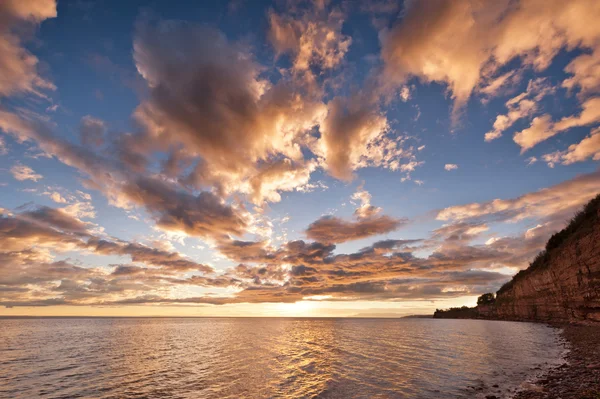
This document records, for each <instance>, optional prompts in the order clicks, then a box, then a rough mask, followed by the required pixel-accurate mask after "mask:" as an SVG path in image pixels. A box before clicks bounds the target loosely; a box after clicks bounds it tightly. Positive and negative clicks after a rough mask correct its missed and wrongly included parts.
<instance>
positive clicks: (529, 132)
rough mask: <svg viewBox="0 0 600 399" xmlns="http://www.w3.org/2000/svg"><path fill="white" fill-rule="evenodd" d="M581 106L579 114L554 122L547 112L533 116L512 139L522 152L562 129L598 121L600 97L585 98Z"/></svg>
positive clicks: (599, 118) (599, 120) (599, 119)
mask: <svg viewBox="0 0 600 399" xmlns="http://www.w3.org/2000/svg"><path fill="white" fill-rule="evenodd" d="M582 108H583V110H582V111H581V113H580V114H579V115H572V116H568V117H564V118H562V119H561V120H560V121H558V122H556V123H553V122H552V117H551V116H550V115H548V114H545V115H542V116H539V117H536V118H533V121H532V122H531V126H530V127H529V128H527V129H525V130H522V131H520V132H518V133H515V136H514V138H513V140H514V141H515V143H517V144H518V145H519V146H520V147H521V153H523V152H525V151H527V150H529V149H531V148H533V147H534V146H536V145H537V144H539V143H541V142H542V141H545V140H547V139H549V138H550V137H553V136H555V135H556V134H558V133H560V132H562V131H564V130H568V129H571V128H574V127H578V126H586V125H590V124H595V123H598V122H600V97H595V98H590V99H588V100H586V101H585V102H584V103H583V104H582Z"/></svg>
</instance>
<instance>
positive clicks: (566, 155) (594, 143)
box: [544, 127, 600, 167]
mask: <svg viewBox="0 0 600 399" xmlns="http://www.w3.org/2000/svg"><path fill="white" fill-rule="evenodd" d="M589 158H592V159H593V160H594V161H598V160H600V127H599V128H596V129H593V130H592V132H591V133H590V134H589V136H587V137H585V138H584V139H583V140H581V141H580V142H579V143H575V144H571V145H570V146H569V148H568V149H567V150H566V151H557V152H554V153H551V154H546V155H544V160H545V161H546V162H547V163H548V165H549V166H550V167H554V165H555V164H557V163H562V164H563V165H571V164H573V163H576V162H583V161H585V160H587V159H589Z"/></svg>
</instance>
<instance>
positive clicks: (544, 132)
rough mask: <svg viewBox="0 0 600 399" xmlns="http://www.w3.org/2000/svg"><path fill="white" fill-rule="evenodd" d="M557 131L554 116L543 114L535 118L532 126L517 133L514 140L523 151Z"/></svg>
mask: <svg viewBox="0 0 600 399" xmlns="http://www.w3.org/2000/svg"><path fill="white" fill-rule="evenodd" d="M556 133H557V132H556V131H555V130H554V129H553V124H552V117H551V116H550V115H542V116H538V117H535V118H533V121H532V122H531V126H530V127H528V128H527V129H524V130H521V131H520V132H517V133H515V136H514V138H513V140H514V142H515V143H517V144H518V145H519V146H520V147H521V153H523V152H525V151H527V150H529V149H531V148H533V147H534V146H535V145H536V144H538V143H541V142H542V141H544V140H547V139H549V138H550V137H552V136H554V135H555V134H556Z"/></svg>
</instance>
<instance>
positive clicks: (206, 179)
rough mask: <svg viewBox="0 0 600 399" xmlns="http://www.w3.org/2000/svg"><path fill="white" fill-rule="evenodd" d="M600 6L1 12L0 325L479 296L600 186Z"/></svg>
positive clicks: (524, 261) (275, 5) (431, 303)
mask: <svg viewBox="0 0 600 399" xmlns="http://www.w3.org/2000/svg"><path fill="white" fill-rule="evenodd" d="M598 21H600V2H599V1H597V0H571V1H564V0H520V1H518V0H515V1H509V0H498V1H478V0H471V1H469V0H464V1H451V0H447V1H445V0H427V1H417V0H414V1H405V2H404V3H403V2H396V1H389V0H379V1H372V2H361V1H350V0H348V1H341V2H333V1H327V0H315V1H300V0H287V1H286V0H282V1H278V0H276V1H274V2H259V1H250V0H231V1H229V2H227V1H214V2H213V4H209V2H207V1H203V2H198V1H179V0H176V1H175V0H170V1H162V0H147V1H138V0H130V1H120V2H116V1H109V0H91V1H86V0H59V1H58V2H56V1H55V0H27V1H23V0H2V1H0V215H1V216H0V306H1V307H0V316H1V315H104V316H106V315H118V316H124V315H134V316H141V315H173V316H178V315H181V316H191V315H199V316H200V315H213V316H397V315H406V314H415V313H418V314H425V313H431V312H433V310H434V309H435V308H445V307H449V306H460V305H473V304H474V303H475V299H476V297H477V296H478V295H480V294H482V293H485V292H494V291H495V290H497V289H498V288H499V287H500V286H501V285H502V284H503V283H504V282H506V281H507V280H508V279H509V278H510V276H512V275H513V274H514V273H515V272H517V271H518V270H519V269H522V268H525V267H527V265H528V263H529V261H530V260H531V259H532V258H533V257H534V256H535V254H536V253H537V252H538V251H539V250H540V249H542V248H543V246H544V244H545V242H546V240H547V239H548V237H549V236H550V235H551V234H552V233H554V232H556V231H558V230H560V229H561V228H562V227H563V226H564V225H565V222H566V221H568V220H569V219H570V218H571V217H572V216H573V214H574V212H575V211H576V210H577V209H578V208H580V207H581V206H582V205H583V204H584V203H586V202H587V201H589V200H590V199H591V198H592V197H594V196H595V195H597V194H598V193H599V192H600V170H598V162H597V161H598V160H600V95H599V93H600V23H598Z"/></svg>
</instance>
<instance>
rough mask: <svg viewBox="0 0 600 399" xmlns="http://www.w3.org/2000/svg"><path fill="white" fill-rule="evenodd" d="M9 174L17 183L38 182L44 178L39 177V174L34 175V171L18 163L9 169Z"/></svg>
mask: <svg viewBox="0 0 600 399" xmlns="http://www.w3.org/2000/svg"><path fill="white" fill-rule="evenodd" d="M10 173H12V175H13V177H14V178H15V179H16V180H19V181H24V180H32V181H35V182H37V181H38V180H41V179H43V178H44V176H42V175H40V174H39V173H35V171H34V170H33V169H31V168H30V167H29V166H27V165H23V164H21V163H19V162H17V163H16V164H15V165H13V167H12V168H10Z"/></svg>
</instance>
